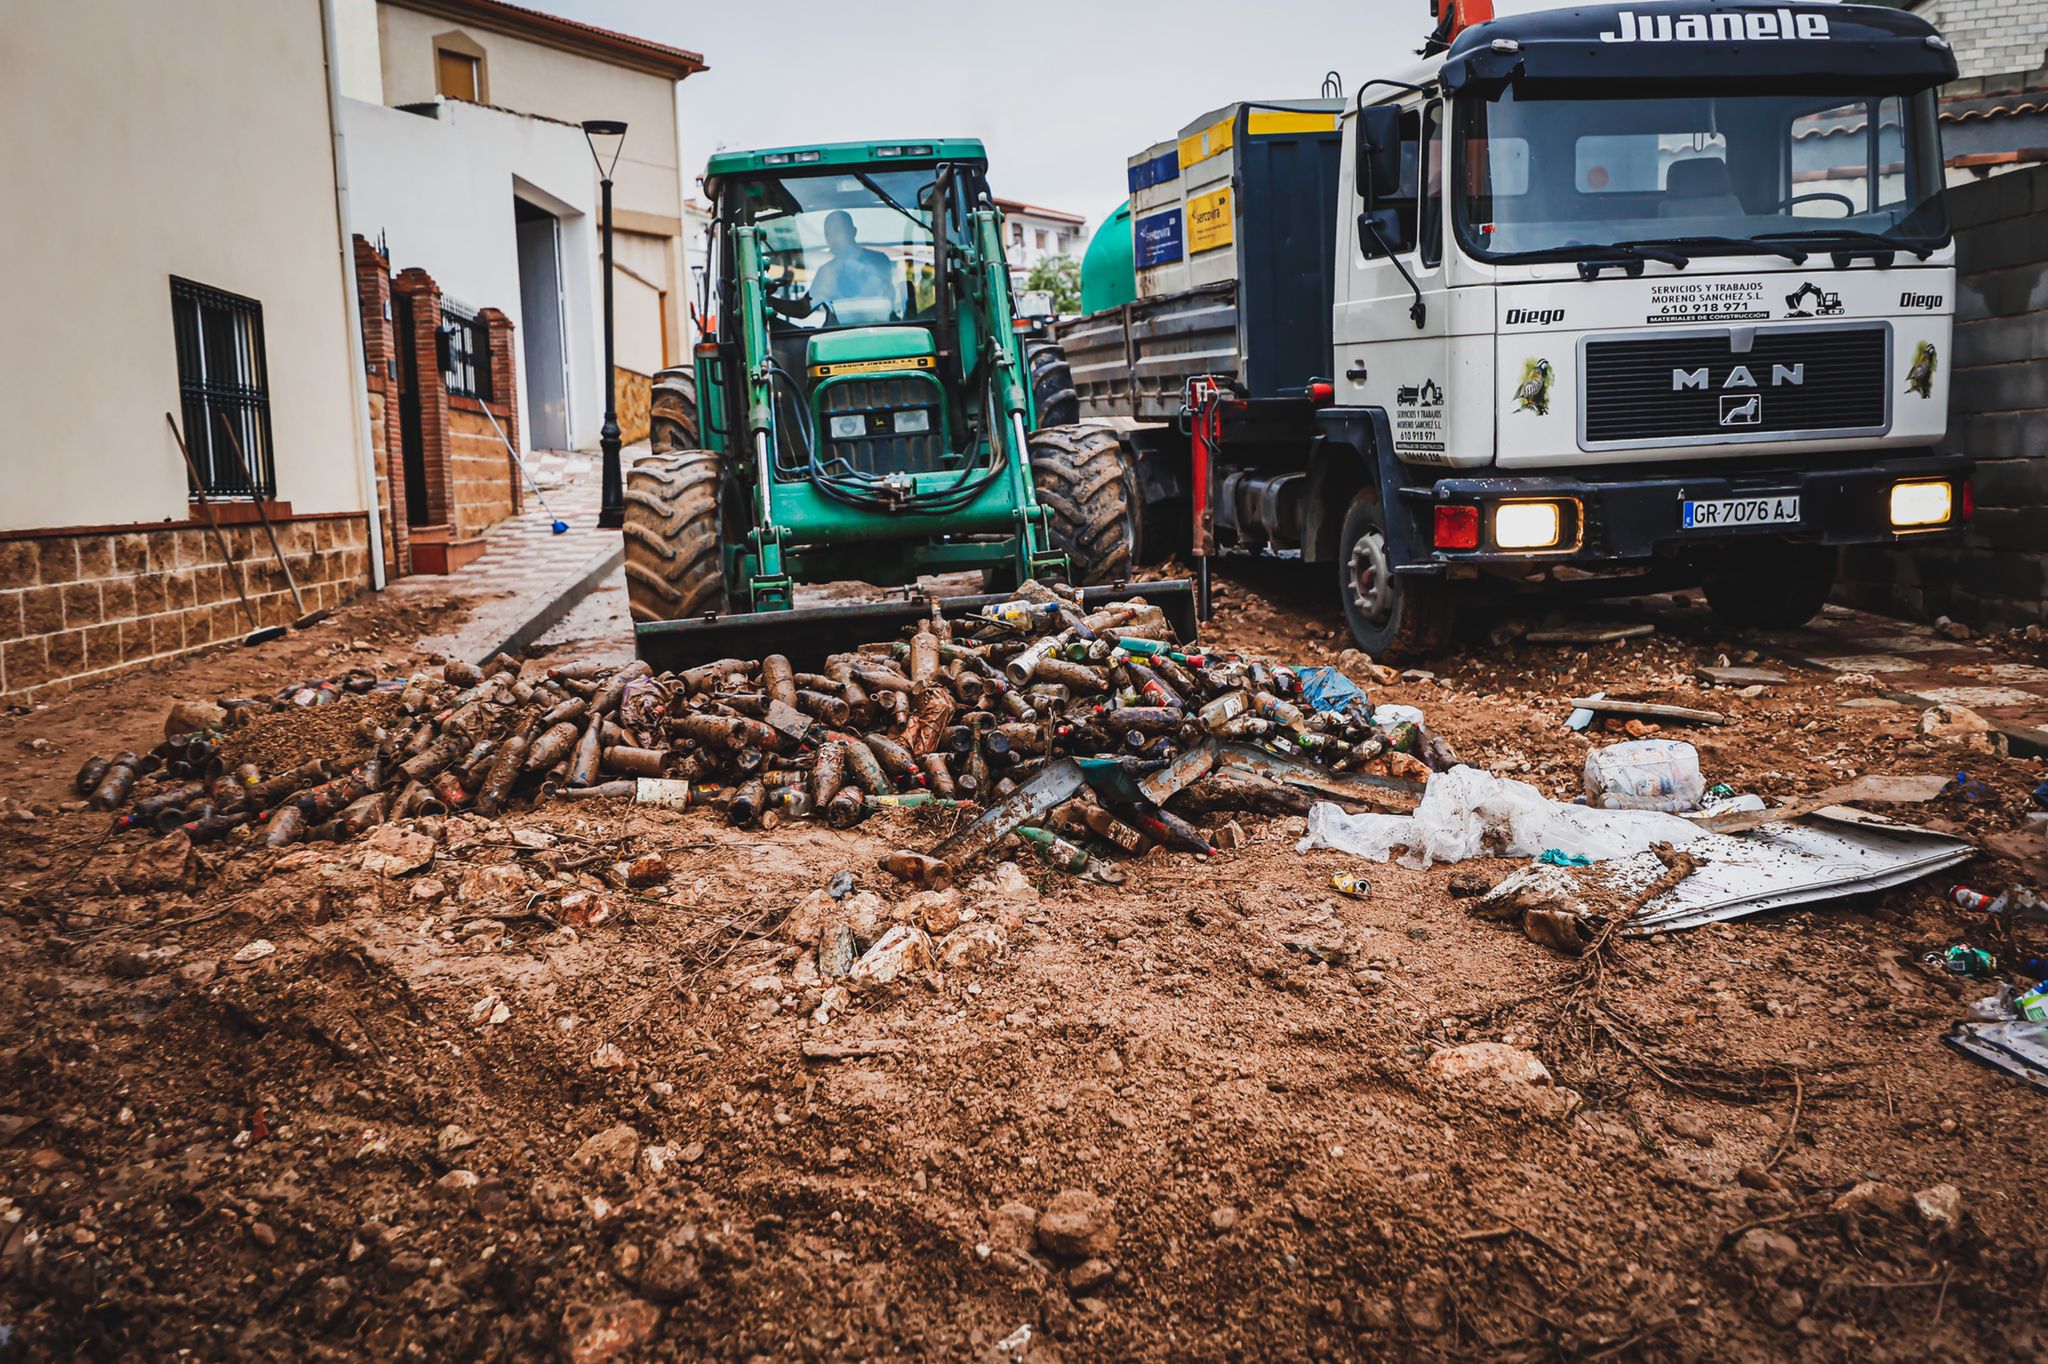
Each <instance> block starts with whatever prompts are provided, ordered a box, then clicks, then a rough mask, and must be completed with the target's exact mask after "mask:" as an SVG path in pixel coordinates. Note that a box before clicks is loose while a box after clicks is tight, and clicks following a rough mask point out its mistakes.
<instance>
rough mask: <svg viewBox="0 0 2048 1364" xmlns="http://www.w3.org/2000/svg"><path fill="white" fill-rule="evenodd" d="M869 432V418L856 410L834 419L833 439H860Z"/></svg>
mask: <svg viewBox="0 0 2048 1364" xmlns="http://www.w3.org/2000/svg"><path fill="white" fill-rule="evenodd" d="M867 433H868V419H867V418H866V417H864V416H862V415H861V414H860V413H858V412H855V413H853V414H851V415H849V416H844V417H834V418H833V419H832V439H834V440H859V439H860V438H861V437H862V436H865V435H866V434H867Z"/></svg>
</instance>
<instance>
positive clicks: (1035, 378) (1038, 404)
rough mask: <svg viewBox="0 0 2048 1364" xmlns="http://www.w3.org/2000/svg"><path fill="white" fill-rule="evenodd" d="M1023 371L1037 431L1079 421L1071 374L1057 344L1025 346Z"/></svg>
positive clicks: (1079, 411)
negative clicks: (1029, 379)
mask: <svg viewBox="0 0 2048 1364" xmlns="http://www.w3.org/2000/svg"><path fill="white" fill-rule="evenodd" d="M1024 368H1025V369H1026V370H1027V371H1028V372H1029V373H1030V375H1031V410H1032V411H1034V412H1036V413H1037V414H1038V425H1039V427H1040V428H1044V427H1048V426H1071V425H1072V424H1073V423H1075V422H1077V421H1079V420H1081V399H1080V397H1079V396H1078V395H1077V394H1076V393H1075V392H1074V371H1073V369H1072V368H1071V367H1070V366H1069V365H1068V364H1067V353H1066V351H1065V350H1063V349H1061V347H1060V344H1059V343H1058V342H1057V341H1031V342H1027V343H1025V346H1024Z"/></svg>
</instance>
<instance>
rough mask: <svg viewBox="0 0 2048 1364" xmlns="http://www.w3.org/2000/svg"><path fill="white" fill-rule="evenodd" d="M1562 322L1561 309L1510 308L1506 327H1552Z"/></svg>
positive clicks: (1562, 312) (1562, 314)
mask: <svg viewBox="0 0 2048 1364" xmlns="http://www.w3.org/2000/svg"><path fill="white" fill-rule="evenodd" d="M1562 321H1564V309H1562V308H1510V309H1508V319H1507V325H1508V326H1510V327H1554V326H1556V325H1557V324H1558V323H1560V322H1562Z"/></svg>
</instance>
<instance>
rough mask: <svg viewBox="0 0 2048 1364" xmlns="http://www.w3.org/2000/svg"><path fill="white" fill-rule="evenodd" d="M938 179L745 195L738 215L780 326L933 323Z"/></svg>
mask: <svg viewBox="0 0 2048 1364" xmlns="http://www.w3.org/2000/svg"><path fill="white" fill-rule="evenodd" d="M934 173H935V171H934V168H933V167H930V166H925V167H921V168H918V169H911V170H872V169H859V170H847V171H827V172H824V173H822V174H813V175H792V176H785V177H781V178H775V179H762V180H749V181H746V182H745V183H744V184H743V185H741V186H739V204H738V209H737V216H738V219H739V221H740V222H742V223H751V224H752V225H754V226H755V227H758V228H760V229H761V248H762V261H763V264H764V265H765V267H766V270H767V276H768V284H769V306H770V307H772V308H773V309H774V310H775V312H776V314H777V316H778V318H779V320H780V321H781V322H782V323H783V324H784V325H790V326H798V327H807V328H816V327H832V326H840V327H845V326H869V325H873V324H876V323H887V322H901V321H905V320H907V319H910V318H914V317H918V316H922V315H925V314H927V313H928V312H929V311H930V309H931V308H932V305H933V303H934V301H935V291H934V286H933V281H934V279H935V275H934V272H933V265H932V229H931V212H930V208H929V205H930V203H931V186H932V179H933V175H934ZM956 192H959V190H958V189H957V188H956ZM921 205H922V206H921Z"/></svg>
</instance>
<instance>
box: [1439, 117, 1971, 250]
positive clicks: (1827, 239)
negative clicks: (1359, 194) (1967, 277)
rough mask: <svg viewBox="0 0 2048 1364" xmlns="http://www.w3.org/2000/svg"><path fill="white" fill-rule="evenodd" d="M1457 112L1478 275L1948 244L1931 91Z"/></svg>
mask: <svg viewBox="0 0 2048 1364" xmlns="http://www.w3.org/2000/svg"><path fill="white" fill-rule="evenodd" d="M1460 103H1461V107H1460V110H1459V116H1460V117H1459V133H1458V138H1457V151H1458V157H1459V160H1460V163H1461V164H1460V166H1459V168H1458V170H1457V171H1456V172H1455V173H1454V174H1455V178H1454V180H1453V183H1455V184H1457V185H1458V186H1459V187H1460V188H1461V190H1462V193H1460V194H1459V195H1458V196H1457V198H1456V200H1455V212H1456V221H1457V229H1458V238H1459V241H1460V242H1461V243H1462V244H1463V246H1464V247H1465V249H1466V250H1467V251H1468V252H1470V253H1471V254H1472V255H1474V256H1478V257H1480V258H1481V259H1486V260H1512V259H1514V258H1516V257H1528V256H1544V257H1548V258H1552V259H1556V258H1560V257H1568V256H1569V255H1571V254H1572V253H1574V252H1581V253H1583V252H1586V251H1588V250H1589V249H1596V248H1600V247H1612V246H1614V245H1616V244H1638V245H1652V244H1656V243H1668V244H1672V245H1674V246H1676V247H1677V249H1679V250H1682V251H1684V252H1685V253H1686V254H1688V255H1694V254H1699V253H1700V252H1701V251H1708V252H1710V253H1718V254H1738V253H1739V252H1740V251H1741V250H1742V248H1745V247H1748V245H1749V243H1750V242H1751V241H1761V242H1766V243H1775V244H1778V245H1783V246H1791V247H1803V248H1804V249H1807V250H1826V249H1828V247H1829V246H1830V244H1831V243H1832V242H1833V241H1835V240H1839V241H1841V242H1843V243H1844V244H1847V245H1865V244H1869V243H1870V241H1871V239H1872V238H1873V237H1878V238H1883V239H1885V240H1887V241H1893V242H1897V243H1898V244H1899V245H1900V246H1901V247H1902V248H1913V247H1921V248H1924V247H1925V246H1928V245H1936V244H1939V243H1940V242H1941V241H1942V240H1943V239H1944V238H1946V237H1947V236H1948V231H1949V227H1948V213H1947V209H1946V207H1945V205H1944V202H1943V199H1942V165H1941V147H1940V143H1939V141H1938V139H1937V134H1936V130H1935V109H1934V96H1933V93H1932V92H1931V91H1924V90H1923V91H1921V92H1919V93H1917V94H1907V95H1897V94H1872V95H1869V96H1867V97H1854V96H1850V97H1844V96H1842V95H1815V94H1799V93H1795V92H1791V91H1785V92H1767V93H1740V94H1728V95H1718V94H1717V95H1700V96H1694V95H1673V96H1670V97H1660V98H1631V99H1624V98H1600V97H1586V96H1584V95H1578V94H1575V95H1573V96H1571V97H1566V98H1531V97H1527V96H1524V97H1521V98H1517V96H1516V95H1515V93H1514V91H1513V90H1512V89H1504V90H1502V91H1501V92H1500V93H1499V94H1498V95H1497V96H1495V97H1494V98H1492V99H1468V100H1464V101H1461V102H1460ZM1879 244H1880V245H1881V244H1882V243H1879ZM1751 249H1752V250H1753V249H1754V248H1751ZM1766 249H1768V248H1766Z"/></svg>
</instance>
